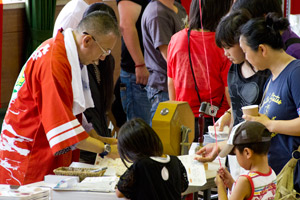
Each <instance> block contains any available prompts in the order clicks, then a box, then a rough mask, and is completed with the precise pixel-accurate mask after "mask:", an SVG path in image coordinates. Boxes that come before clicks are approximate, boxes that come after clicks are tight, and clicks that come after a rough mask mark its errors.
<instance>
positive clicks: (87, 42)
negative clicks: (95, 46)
mask: <svg viewBox="0 0 300 200" xmlns="http://www.w3.org/2000/svg"><path fill="white" fill-rule="evenodd" d="M92 40H93V39H92V37H91V36H90V35H82V45H83V47H85V48H87V47H89V46H90V45H91V44H92V42H93V41H92Z"/></svg>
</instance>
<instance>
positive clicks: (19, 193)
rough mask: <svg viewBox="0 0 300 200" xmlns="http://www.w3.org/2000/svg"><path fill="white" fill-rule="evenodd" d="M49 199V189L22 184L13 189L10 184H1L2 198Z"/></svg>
mask: <svg viewBox="0 0 300 200" xmlns="http://www.w3.org/2000/svg"><path fill="white" fill-rule="evenodd" d="M4 199H5V200H49V190H48V189H43V188H38V187H30V186H21V187H19V188H17V189H11V187H10V186H9V185H1V186H0V200H4Z"/></svg>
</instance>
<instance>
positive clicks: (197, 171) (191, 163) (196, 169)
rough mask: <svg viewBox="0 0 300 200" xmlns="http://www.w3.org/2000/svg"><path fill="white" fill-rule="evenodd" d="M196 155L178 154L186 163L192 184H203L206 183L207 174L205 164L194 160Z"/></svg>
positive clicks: (183, 162) (184, 163)
mask: <svg viewBox="0 0 300 200" xmlns="http://www.w3.org/2000/svg"><path fill="white" fill-rule="evenodd" d="M194 157H195V155H194V154H193V155H184V156H178V158H179V159H180V161H181V162H182V164H183V165H184V167H185V169H186V172H187V175H188V180H189V185H190V186H202V185H204V184H205V183H206V175H205V169H204V165H203V163H201V162H198V161H196V160H194Z"/></svg>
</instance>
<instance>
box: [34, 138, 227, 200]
mask: <svg viewBox="0 0 300 200" xmlns="http://www.w3.org/2000/svg"><path fill="white" fill-rule="evenodd" d="M196 147H197V143H193V144H192V145H191V148H190V151H189V154H193V153H194V152H195V148H196ZM221 163H222V165H223V166H224V163H225V160H224V159H221ZM206 165H207V167H205V175H206V180H207V182H206V184H204V185H203V186H189V187H188V189H187V190H186V191H185V192H184V193H183V195H186V194H191V193H193V194H194V199H195V200H197V199H198V192H199V191H203V192H204V199H205V200H210V193H211V192H210V189H211V188H213V187H215V186H216V185H215V182H214V179H215V177H216V174H217V170H218V169H219V167H220V164H219V160H217V159H216V160H215V161H213V162H209V163H207V164H206ZM30 185H31V186H36V187H54V186H55V184H54V185H50V184H46V183H45V182H37V183H33V184H30ZM51 196H52V200H65V199H72V200H82V199H89V200H117V199H119V198H117V197H116V195H115V193H103V192H85V191H55V190H51Z"/></svg>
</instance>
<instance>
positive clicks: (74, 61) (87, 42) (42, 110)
mask: <svg viewBox="0 0 300 200" xmlns="http://www.w3.org/2000/svg"><path fill="white" fill-rule="evenodd" d="M118 37H119V29H118V25H117V24H116V22H115V21H114V19H113V18H112V17H111V16H110V15H109V14H107V13H103V12H93V13H91V14H89V15H88V16H87V17H85V18H84V19H82V21H81V22H80V23H79V25H78V26H77V28H76V29H74V30H72V29H66V30H65V31H64V32H61V31H59V32H58V34H57V35H56V37H55V38H51V39H49V40H47V41H45V42H44V43H43V44H41V45H40V46H39V47H38V48H37V50H36V51H35V52H34V53H33V54H32V55H31V57H30V58H29V60H28V61H27V62H26V64H25V65H24V67H23V68H22V70H21V72H20V74H19V77H18V79H17V81H16V84H15V87H14V90H13V94H12V97H11V100H10V104H9V106H8V110H7V112H6V115H5V118H4V121H3V125H2V132H1V138H0V174H1V176H0V183H1V184H10V185H23V184H29V183H33V182H37V181H42V180H43V179H44V176H45V175H47V174H53V170H54V169H55V168H58V167H62V166H69V165H70V164H71V162H72V160H73V158H72V156H73V150H74V149H76V148H78V149H83V150H87V151H92V152H95V153H102V152H106V153H108V151H106V150H108V149H107V148H106V147H107V145H104V143H103V142H102V141H100V140H97V139H95V138H92V137H90V136H89V135H88V133H87V132H86V131H84V129H83V127H82V126H81V118H82V112H83V111H84V110H85V109H86V108H88V107H91V106H93V103H92V102H90V101H89V100H90V99H91V98H90V96H87V94H88V91H89V90H87V88H86V87H84V86H83V85H82V73H81V71H82V69H81V65H88V64H92V63H97V62H98V60H99V59H101V60H104V59H105V57H106V55H108V53H107V52H109V51H110V50H111V49H113V48H114V46H115V44H116V42H117V39H118ZM100 44H101V47H100ZM84 67H85V66H83V68H84ZM76 116H77V117H78V119H77V118H76Z"/></svg>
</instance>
